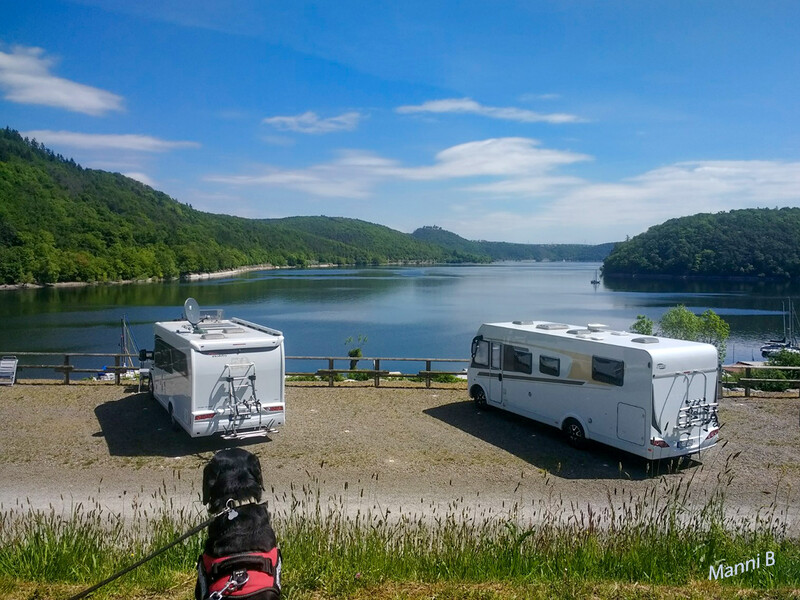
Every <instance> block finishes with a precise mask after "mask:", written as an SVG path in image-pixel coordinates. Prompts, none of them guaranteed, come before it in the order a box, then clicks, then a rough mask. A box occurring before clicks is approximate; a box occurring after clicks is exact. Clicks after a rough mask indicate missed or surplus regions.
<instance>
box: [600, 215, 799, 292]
mask: <svg viewBox="0 0 800 600" xmlns="http://www.w3.org/2000/svg"><path fill="white" fill-rule="evenodd" d="M603 274H604V275H605V276H612V277H613V276H615V275H650V276H680V277H685V276H700V277H754V278H783V279H788V278H800V208H781V209H768V208H757V209H756V208H754V209H744V210H732V211H730V212H721V213H717V214H698V215H693V216H691V217H682V218H679V219H671V220H669V221H666V222H665V223H662V224H661V225H656V226H654V227H651V228H650V229H648V230H647V231H646V232H645V233H642V234H640V235H637V236H636V237H634V238H632V239H630V240H629V241H627V242H623V243H621V244H619V245H617V247H616V248H615V249H614V251H613V252H611V254H610V255H609V256H608V258H606V260H605V261H604V263H603Z"/></svg>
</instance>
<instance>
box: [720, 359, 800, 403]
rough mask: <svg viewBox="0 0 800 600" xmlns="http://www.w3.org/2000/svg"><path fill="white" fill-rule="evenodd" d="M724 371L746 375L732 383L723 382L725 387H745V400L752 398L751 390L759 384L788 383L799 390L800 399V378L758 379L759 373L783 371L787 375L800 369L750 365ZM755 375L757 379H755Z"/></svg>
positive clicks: (724, 368) (726, 368) (727, 368)
mask: <svg viewBox="0 0 800 600" xmlns="http://www.w3.org/2000/svg"><path fill="white" fill-rule="evenodd" d="M723 370H724V371H726V372H728V373H744V377H740V378H739V379H738V380H734V381H730V382H723V384H722V385H723V386H724V387H731V386H737V387H743V388H744V395H745V398H749V397H750V393H751V390H752V389H753V388H754V387H757V386H758V384H759V383H778V384H780V383H786V384H789V385H790V386H791V387H796V388H798V397H800V378H796V377H795V378H789V377H787V378H785V379H779V378H777V377H758V372H759V371H781V372H784V371H785V372H787V374H790V375H792V374H794V373H795V372H797V371H800V367H773V366H771V365H749V366H746V367H738V366H737V367H730V366H729V367H723ZM754 375H755V377H754Z"/></svg>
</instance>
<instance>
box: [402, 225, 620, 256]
mask: <svg viewBox="0 0 800 600" xmlns="http://www.w3.org/2000/svg"><path fill="white" fill-rule="evenodd" d="M411 235H413V236H414V237H415V238H417V239H418V240H423V241H426V242H430V243H432V244H436V245H438V246H441V247H442V248H447V249H449V250H451V251H453V252H463V253H468V254H477V255H481V256H486V257H488V258H489V259H490V260H493V261H495V260H548V261H561V260H567V261H587V262H600V261H602V260H603V259H604V258H605V257H606V256H608V254H609V252H611V249H612V248H613V247H614V243H607V244H597V245H588V244H512V243H509V242H486V241H470V240H466V239H464V238H462V237H461V236H459V235H456V234H455V233H452V232H450V231H447V230H445V229H442V228H441V227H436V226H432V227H420V228H419V229H417V230H416V231H415V232H414V233H412V234H411Z"/></svg>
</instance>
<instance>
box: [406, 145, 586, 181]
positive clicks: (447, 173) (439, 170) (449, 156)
mask: <svg viewBox="0 0 800 600" xmlns="http://www.w3.org/2000/svg"><path fill="white" fill-rule="evenodd" d="M538 146H539V142H538V141H537V140H534V139H530V138H517V137H514V138H492V139H488V140H481V141H476V142H467V143H465V144H459V145H458V146H452V147H451V148H447V149H446V150H442V151H441V152H439V153H438V154H437V155H436V164H434V165H431V166H429V167H418V168H411V169H404V170H403V171H402V172H401V176H402V177H403V178H406V179H453V178H459V177H478V176H487V175H488V176H500V177H514V176H529V175H532V174H542V173H545V172H547V171H550V170H552V169H555V168H556V167H559V166H562V165H567V164H571V163H575V162H580V161H585V160H590V159H591V157H590V156H588V155H585V154H577V153H574V152H566V151H561V150H547V149H542V148H539V147H538Z"/></svg>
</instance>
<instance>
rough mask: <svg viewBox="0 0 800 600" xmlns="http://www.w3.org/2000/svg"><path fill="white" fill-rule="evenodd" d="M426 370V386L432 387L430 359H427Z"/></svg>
mask: <svg viewBox="0 0 800 600" xmlns="http://www.w3.org/2000/svg"><path fill="white" fill-rule="evenodd" d="M425 371H426V372H427V373H426V374H425V387H426V388H429V387H431V361H429V360H426V361H425Z"/></svg>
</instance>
